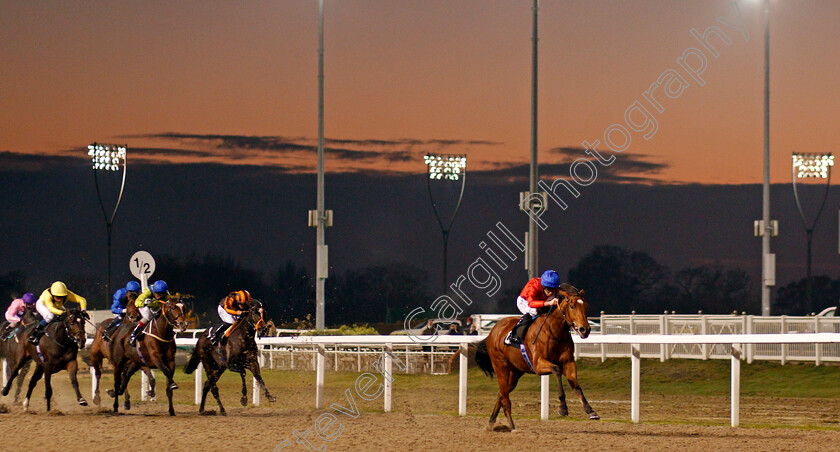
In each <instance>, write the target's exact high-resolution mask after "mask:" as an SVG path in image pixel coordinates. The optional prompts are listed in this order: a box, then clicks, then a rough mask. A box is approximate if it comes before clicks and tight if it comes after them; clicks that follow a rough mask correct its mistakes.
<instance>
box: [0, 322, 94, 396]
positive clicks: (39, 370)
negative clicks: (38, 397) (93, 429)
mask: <svg viewBox="0 0 840 452" xmlns="http://www.w3.org/2000/svg"><path fill="white" fill-rule="evenodd" d="M87 319H88V315H87V313H84V312H82V311H80V310H79V309H70V310H67V311H65V312H64V314H61V315H60V316H58V317H57V318H56V319H55V320H54V321H53V322H51V323H50V324H49V325H47V328H46V330H45V333H46V334H44V335H43V336H41V338H40V339H39V340H38V345H32V344H30V343H29V335H30V334H31V333H32V328H31V327H30V328H27V329H26V330H25V333H24V334H23V335H22V336H21V337H20V344H19V345H20V347H14V348H13V349H12V350H10V351H11V356H9V355H7V359H10V360H11V362H12V375H11V377H10V378H9V381H8V383H6V386H5V387H4V388H3V391H2V394H3V395H4V396H5V395H8V394H9V390H10V389H11V387H12V380H14V378H15V377H16V376H17V374H18V372H19V371H20V369H21V368H22V367H23V366H24V364H26V363H27V362H28V361H29V360H33V361H35V372H34V373H33V374H32V377H31V378H30V379H29V389H28V390H27V391H26V399H24V401H23V409H24V410H26V409H28V408H29V398H30V397H31V396H32V390H33V389H35V385H36V384H38V380H40V379H41V376H43V377H44V386H45V391H44V394H45V397H46V399H47V411H50V399H51V398H52V384H51V383H50V377H51V376H52V374H54V373H56V372H58V371H60V370H62V369H64V370H66V371H67V373H68V374H69V375H70V384H72V385H73V390H75V391H76V400H77V401H78V402H79V405H82V406H87V402H86V401H85V399H84V398H82V394H81V393H80V392H79V382H78V381H77V380H76V370H77V367H78V364H77V363H76V355H77V353H78V352H79V349H80V348H84V346H85V340H86V336H85V320H87ZM24 339H25V340H24Z"/></svg>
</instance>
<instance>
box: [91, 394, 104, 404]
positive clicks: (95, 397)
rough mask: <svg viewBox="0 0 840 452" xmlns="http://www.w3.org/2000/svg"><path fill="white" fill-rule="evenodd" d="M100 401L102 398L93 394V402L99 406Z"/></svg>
mask: <svg viewBox="0 0 840 452" xmlns="http://www.w3.org/2000/svg"><path fill="white" fill-rule="evenodd" d="M100 402H102V399H101V398H100V397H99V394H96V395H95V396H93V404H94V405H96V406H99V403H100Z"/></svg>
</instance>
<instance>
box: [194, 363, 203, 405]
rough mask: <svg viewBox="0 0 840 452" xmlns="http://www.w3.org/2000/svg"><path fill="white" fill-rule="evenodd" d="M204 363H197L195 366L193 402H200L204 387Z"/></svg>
mask: <svg viewBox="0 0 840 452" xmlns="http://www.w3.org/2000/svg"><path fill="white" fill-rule="evenodd" d="M203 380H204V364H201V363H198V367H196V368H195V404H196V405H198V404H200V403H201V394H202V391H203V388H204V381H203Z"/></svg>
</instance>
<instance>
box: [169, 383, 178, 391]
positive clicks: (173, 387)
mask: <svg viewBox="0 0 840 452" xmlns="http://www.w3.org/2000/svg"><path fill="white" fill-rule="evenodd" d="M169 389H172V390H173V391H174V390H175V389H178V385H177V384H175V382H174V381H173V382H172V384H170V385H169Z"/></svg>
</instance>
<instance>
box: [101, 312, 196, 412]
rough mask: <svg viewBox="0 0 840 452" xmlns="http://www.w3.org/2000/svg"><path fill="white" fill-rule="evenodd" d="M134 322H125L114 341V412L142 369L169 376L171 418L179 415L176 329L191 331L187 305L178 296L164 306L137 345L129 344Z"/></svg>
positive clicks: (113, 338) (167, 393)
mask: <svg viewBox="0 0 840 452" xmlns="http://www.w3.org/2000/svg"><path fill="white" fill-rule="evenodd" d="M134 325H135V323H134V322H129V321H125V324H124V325H121V326H120V327H119V328H118V329H117V331H116V332H115V333H114V335H113V337H112V339H111V358H110V359H111V362H112V363H113V364H114V391H113V392H114V413H116V412H117V411H118V410H119V398H120V397H119V396H120V395H122V394H124V393H125V390H126V387H127V386H128V381H129V380H130V379H131V376H132V375H134V373H135V372H137V371H138V370H140V368H142V367H148V368H151V369H160V370H161V372H163V374H164V375H166V383H167V384H166V397H167V398H168V399H169V415H170V416H175V409H174V408H173V407H172V391H173V390H175V389H178V385H176V384H175V381H174V380H173V377H174V376H175V351H176V348H177V347H176V345H175V329H176V328H177V329H178V330H179V331H180V332H184V331H186V329H187V322H186V316H185V314H184V305H183V304H182V303H180V302H179V301H177V299H175V298H174V297H173V298H172V299H170V300H169V301H167V302H166V303H164V304H162V305H161V311H160V313H159V315H157V316H156V318H155V319H153V320H152V321H151V322H149V324H148V326H146V328H144V334H143V337H142V338H138V339H137V345H136V346H133V347H132V346H131V345H129V344H128V338H129V336H130V334H131V330H132V329H134Z"/></svg>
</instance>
